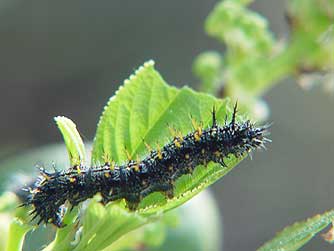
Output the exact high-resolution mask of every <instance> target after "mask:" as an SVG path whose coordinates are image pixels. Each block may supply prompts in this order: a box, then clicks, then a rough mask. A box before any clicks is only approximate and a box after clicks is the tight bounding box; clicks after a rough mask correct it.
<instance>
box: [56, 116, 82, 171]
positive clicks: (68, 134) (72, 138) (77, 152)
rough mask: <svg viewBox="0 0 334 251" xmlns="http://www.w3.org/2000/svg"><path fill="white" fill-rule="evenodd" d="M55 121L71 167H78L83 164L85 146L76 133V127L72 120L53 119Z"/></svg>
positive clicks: (64, 118) (60, 117) (59, 117)
mask: <svg viewBox="0 0 334 251" xmlns="http://www.w3.org/2000/svg"><path fill="white" fill-rule="evenodd" d="M55 121H56V123H57V125H58V128H59V130H60V132H61V134H62V135H63V138H64V141H65V144H66V148H67V151H68V155H69V158H70V163H71V165H72V166H74V165H80V164H81V163H83V162H85V159H86V152H85V146H84V143H83V142H82V139H81V137H80V134H79V132H78V131H77V128H76V125H75V124H74V123H73V121H72V120H70V119H68V118H66V117H63V116H58V117H55Z"/></svg>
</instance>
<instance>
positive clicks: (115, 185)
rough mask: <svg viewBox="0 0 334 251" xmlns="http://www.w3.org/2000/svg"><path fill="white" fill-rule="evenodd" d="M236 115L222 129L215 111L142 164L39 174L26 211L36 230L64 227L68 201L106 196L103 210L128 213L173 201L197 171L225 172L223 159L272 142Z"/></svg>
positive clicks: (264, 130)
mask: <svg viewBox="0 0 334 251" xmlns="http://www.w3.org/2000/svg"><path fill="white" fill-rule="evenodd" d="M236 112H237V104H236V105H235V106H234V111H233V115H232V120H231V122H229V123H228V122H227V121H226V119H225V125H224V126H220V125H218V124H217V120H216V113H215V109H213V111H212V125H211V126H210V127H208V128H206V129H203V128H202V127H201V126H198V127H197V128H195V130H194V131H193V132H191V133H189V134H187V135H185V136H182V135H181V134H179V135H178V136H175V137H174V139H173V140H172V141H171V142H170V143H168V144H166V145H165V146H163V147H161V148H158V149H156V150H151V151H150V153H149V154H148V156H147V157H145V158H144V159H142V160H138V161H133V160H130V161H129V162H128V163H127V164H124V165H117V164H113V163H109V162H107V163H105V164H104V165H103V166H98V167H93V168H88V167H84V166H75V167H73V168H70V169H68V170H64V171H56V170H55V171H54V172H52V173H51V172H47V171H46V170H44V169H40V174H41V175H40V176H39V177H38V178H37V181H36V182H35V183H34V185H33V186H32V187H30V188H29V189H28V191H29V196H28V198H27V199H26V201H25V202H24V205H33V207H34V209H33V211H32V212H31V214H32V215H33V219H34V218H36V217H37V216H38V217H39V221H38V224H40V223H41V222H43V221H44V222H45V223H53V224H54V225H56V226H57V227H62V226H64V224H63V214H64V203H65V202H66V201H68V202H69V203H70V204H71V206H72V208H73V207H75V206H77V205H78V204H79V203H80V202H83V201H85V200H87V199H88V198H92V197H93V196H94V195H95V194H96V193H100V194H101V195H102V201H101V202H102V203H103V204H106V203H108V202H110V201H115V200H119V199H123V198H124V199H125V201H126V202H127V206H128V208H129V209H130V210H135V209H136V208H137V206H138V204H139V202H140V201H141V199H142V198H144V197H145V196H147V195H149V194H151V193H152V192H155V191H160V192H163V193H165V195H166V196H167V197H168V198H172V197H173V196H174V195H173V189H174V182H175V180H176V179H177V178H179V177H180V176H181V175H183V174H189V173H192V172H193V170H194V168H195V167H196V166H198V165H204V166H206V165H207V164H208V163H209V162H210V161H213V162H216V163H219V164H221V165H222V166H226V164H225V163H224V159H225V158H227V157H228V155H229V154H233V155H235V156H236V157H240V156H242V155H243V154H244V153H248V152H250V151H251V150H252V149H255V148H259V147H264V143H265V142H267V141H270V140H269V139H267V138H265V136H266V131H267V128H268V126H262V127H255V125H254V124H252V123H251V122H250V121H249V120H248V121H246V122H243V123H238V122H236V120H235V119H236Z"/></svg>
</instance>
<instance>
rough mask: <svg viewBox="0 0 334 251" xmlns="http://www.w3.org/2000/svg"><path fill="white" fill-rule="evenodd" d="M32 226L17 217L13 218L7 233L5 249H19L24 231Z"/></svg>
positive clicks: (20, 248)
mask: <svg viewBox="0 0 334 251" xmlns="http://www.w3.org/2000/svg"><path fill="white" fill-rule="evenodd" d="M31 228H32V227H31V226H29V225H27V224H24V223H22V222H21V221H20V220H19V219H17V218H13V220H12V222H11V224H10V226H9V233H8V240H7V247H6V251H21V250H22V247H23V241H24V237H25V235H26V233H27V232H28V231H29V230H30V229H31Z"/></svg>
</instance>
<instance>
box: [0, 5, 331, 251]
mask: <svg viewBox="0 0 334 251" xmlns="http://www.w3.org/2000/svg"><path fill="white" fill-rule="evenodd" d="M215 3H216V1H211V0H207V1H200V0H192V1H190V0H184V1H160V0H158V1H157V0H155V1H153V0H142V1H128V0H125V1H124V0H123V1H105V0H101V1H88V0H81V1H64V0H58V1H45V0H44V1H42V0H37V1H29V0H24V1H23V0H3V1H1V2H0V35H1V40H0V55H1V57H0V114H1V122H0V129H1V130H0V138H1V141H0V158H1V160H6V159H7V158H10V157H13V156H20V154H22V153H24V151H27V150H30V149H32V148H34V147H37V146H42V145H45V144H49V143H55V142H59V141H61V140H62V139H61V136H60V133H59V132H58V130H57V129H56V126H55V125H54V123H53V119H52V118H53V117H54V116H56V115H65V116H68V117H70V118H71V119H73V120H74V121H75V122H76V124H77V125H78V127H79V130H80V132H81V133H82V135H83V138H84V139H85V140H86V141H88V140H91V139H92V138H93V137H94V133H95V129H96V123H97V121H98V118H99V116H100V113H101V111H102V108H103V106H104V105H105V103H106V101H107V100H108V98H109V97H110V96H111V95H113V93H114V91H115V90H116V89H117V88H118V86H119V85H120V84H121V83H122V81H123V80H124V79H125V78H127V77H128V76H129V75H130V74H131V73H132V72H133V70H134V69H135V68H136V67H138V66H139V65H141V64H142V63H143V62H144V61H146V60H148V59H151V58H152V59H154V60H155V61H156V67H157V69H158V70H159V71H160V73H161V74H162V75H163V77H164V78H165V79H166V81H167V82H168V83H170V84H174V85H176V86H183V85H185V84H187V85H190V86H192V87H194V88H196V83H197V80H196V79H195V78H194V77H193V74H192V72H191V65H192V62H193V60H194V58H195V57H196V55H198V54H199V53H200V52H203V51H205V50H207V49H217V50H221V51H223V50H224V48H223V47H222V46H221V45H220V44H218V42H216V41H215V40H214V39H211V38H209V37H208V36H207V35H206V34H205V33H204V30H203V24H204V20H205V17H206V16H207V15H208V13H209V12H210V11H211V10H212V8H213V7H214V5H215ZM251 6H252V8H253V9H255V10H256V11H258V12H260V13H261V14H263V15H264V16H266V17H267V18H268V19H269V21H270V27H271V29H272V30H273V31H274V32H275V35H276V36H277V37H282V38H286V37H287V36H288V29H287V24H286V21H285V19H284V1H274V0H270V1H268V0H258V1H255V3H254V4H252V5H251ZM265 99H266V100H267V101H268V103H269V105H270V109H271V116H270V118H269V120H270V121H273V122H274V125H273V126H272V129H271V132H272V135H271V138H272V140H273V143H272V144H270V145H269V146H268V151H266V152H259V153H256V154H254V158H253V160H252V161H251V160H250V159H249V158H248V159H246V160H244V161H243V162H242V163H241V165H240V166H239V167H238V168H237V169H235V170H234V171H233V172H232V173H231V174H230V175H228V176H226V177H225V178H224V180H222V181H220V182H218V183H216V184H215V185H214V186H213V190H214V193H215V197H216V199H217V201H218V202H219V206H220V211H221V214H222V216H223V217H222V218H223V222H222V224H223V226H224V236H222V238H223V239H224V241H223V243H224V246H223V250H224V251H232V250H241V251H242V250H255V249H256V248H257V247H259V246H261V244H263V243H264V242H265V241H267V240H269V239H271V238H272V237H273V236H274V234H275V233H276V232H277V231H279V230H281V229H282V228H283V227H285V226H287V225H289V224H291V223H293V222H294V221H297V220H301V219H304V218H306V217H309V216H312V215H314V214H317V213H321V212H323V211H325V210H327V209H330V208H332V207H333V202H332V194H333V191H334V184H333V173H334V172H333V168H334V167H333V161H332V158H331V157H332V156H333V155H334V143H333V142H334V133H333V123H334V111H333V107H334V99H333V97H332V96H330V95H329V94H327V93H324V92H323V91H322V90H321V89H320V88H316V89H313V90H311V91H305V90H303V89H301V88H300V87H299V86H298V85H297V84H296V82H295V81H294V80H293V79H286V80H284V82H283V83H281V84H280V85H278V86H276V87H275V88H273V89H272V90H270V91H269V92H268V93H267V95H266V96H265ZM39 161H41V159H35V160H27V161H26V165H27V166H25V167H20V166H19V167H17V169H16V170H20V169H22V170H23V169H24V170H29V171H28V172H32V170H34V169H33V165H34V164H35V163H38V162H39ZM42 162H43V163H45V162H44V160H43V161H42ZM51 162H52V159H50V160H49V163H45V164H50V163H51ZM30 170H31V171H30ZM0 172H1V176H2V180H4V181H3V183H2V184H1V187H2V189H3V188H4V187H6V186H7V185H8V184H9V183H11V182H12V181H13V179H12V176H13V174H11V173H12V170H3V168H2V166H1V165H0ZM320 249H321V250H332V249H333V246H331V245H330V244H328V243H325V242H324V241H323V240H321V238H320V237H316V238H315V240H312V241H311V242H310V243H309V244H307V245H306V246H305V248H304V249H303V250H306V251H308V250H310V251H311V250H320Z"/></svg>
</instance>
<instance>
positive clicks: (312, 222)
mask: <svg viewBox="0 0 334 251" xmlns="http://www.w3.org/2000/svg"><path fill="white" fill-rule="evenodd" d="M333 221H334V210H330V211H328V212H326V213H324V214H321V215H316V216H314V217H312V218H309V219H307V220H305V221H301V222H296V223H295V224H293V225H292V226H289V227H287V228H285V229H284V230H283V231H282V232H280V233H278V234H277V236H276V237H275V238H274V239H272V240H271V241H269V242H267V243H266V244H264V245H263V246H262V247H260V248H259V249H258V251H295V250H299V248H301V247H302V246H304V245H305V244H306V243H307V242H308V241H309V240H311V239H312V238H313V237H314V235H316V234H317V233H318V232H320V231H321V230H323V229H324V228H325V227H327V226H328V225H329V224H330V223H331V222H333Z"/></svg>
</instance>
